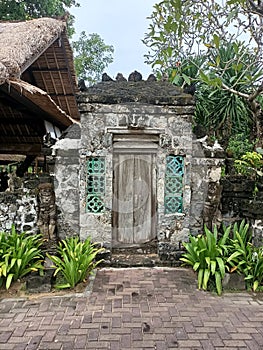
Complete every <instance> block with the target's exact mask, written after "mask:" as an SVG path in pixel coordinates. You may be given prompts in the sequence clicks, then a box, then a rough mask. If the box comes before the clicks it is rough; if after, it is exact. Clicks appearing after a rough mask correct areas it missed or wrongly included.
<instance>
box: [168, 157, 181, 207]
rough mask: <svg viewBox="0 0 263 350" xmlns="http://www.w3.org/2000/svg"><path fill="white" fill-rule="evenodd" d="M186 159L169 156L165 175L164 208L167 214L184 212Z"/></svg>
mask: <svg viewBox="0 0 263 350" xmlns="http://www.w3.org/2000/svg"><path fill="white" fill-rule="evenodd" d="M183 176H184V158H183V157H182V156H172V155H170V156H167V158H166V174H165V193H164V207H165V214H173V213H182V211H183Z"/></svg>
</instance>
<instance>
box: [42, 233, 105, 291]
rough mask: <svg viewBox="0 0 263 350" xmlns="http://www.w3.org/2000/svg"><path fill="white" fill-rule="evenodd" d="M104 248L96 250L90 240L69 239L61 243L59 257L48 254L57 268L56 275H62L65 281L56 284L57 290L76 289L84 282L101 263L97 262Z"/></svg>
mask: <svg viewBox="0 0 263 350" xmlns="http://www.w3.org/2000/svg"><path fill="white" fill-rule="evenodd" d="M101 251H103V248H96V246H95V244H92V243H91V241H90V238H88V239H86V240H85V241H84V242H81V241H80V240H79V238H78V237H69V238H66V239H65V240H62V241H61V242H59V244H58V247H57V256H55V255H49V254H47V256H48V258H49V259H50V260H51V261H52V262H53V263H54V267H55V268H56V270H55V273H54V275H55V276H56V275H57V274H58V273H60V274H61V275H62V277H63V279H64V281H65V283H63V281H61V282H60V283H58V284H56V288H58V289H64V288H74V287H75V285H76V284H78V283H79V282H82V281H84V280H85V278H86V277H87V274H88V273H91V272H92V270H93V269H94V268H95V267H96V266H97V265H98V264H99V263H100V262H101V260H100V261H95V257H96V256H97V254H98V253H100V252H101Z"/></svg>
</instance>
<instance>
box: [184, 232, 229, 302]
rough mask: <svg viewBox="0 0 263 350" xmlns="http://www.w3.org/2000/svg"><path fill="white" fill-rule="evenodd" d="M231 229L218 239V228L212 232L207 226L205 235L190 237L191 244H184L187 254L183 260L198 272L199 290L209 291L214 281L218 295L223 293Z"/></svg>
mask: <svg viewBox="0 0 263 350" xmlns="http://www.w3.org/2000/svg"><path fill="white" fill-rule="evenodd" d="M230 229H231V228H230V227H228V228H226V229H225V230H224V234H223V235H222V236H221V238H218V231H217V227H216V226H214V231H213V232H211V231H210V230H209V229H208V228H207V227H206V226H205V227H204V231H205V232H204V235H198V236H190V238H189V242H187V243H184V247H185V249H186V251H187V253H184V254H183V257H182V258H181V260H182V261H183V262H184V263H185V264H187V265H191V266H192V267H193V269H194V271H196V272H198V288H199V289H201V288H202V289H204V290H206V289H207V284H208V281H209V280H214V281H215V285H216V290H217V293H218V294H219V295H220V294H221V293H222V279H223V278H224V276H225V271H226V264H225V260H226V256H227V244H226V243H227V240H228V238H229V233H230Z"/></svg>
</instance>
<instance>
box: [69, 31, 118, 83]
mask: <svg viewBox="0 0 263 350" xmlns="http://www.w3.org/2000/svg"><path fill="white" fill-rule="evenodd" d="M72 46H73V49H74V55H75V59H74V61H75V68H76V72H77V75H78V78H81V79H84V80H87V81H88V83H89V84H94V83H96V82H97V81H98V80H100V78H101V74H102V73H103V71H104V69H105V68H106V67H107V66H108V65H109V64H110V63H112V62H113V57H112V54H113V52H114V48H113V46H111V45H106V44H105V43H104V41H103V40H102V39H101V37H100V36H99V35H98V34H94V33H93V34H90V35H89V37H87V35H86V33H85V32H81V34H80V38H79V40H78V41H74V42H73V43H72Z"/></svg>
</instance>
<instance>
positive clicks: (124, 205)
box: [112, 135, 158, 247]
mask: <svg viewBox="0 0 263 350" xmlns="http://www.w3.org/2000/svg"><path fill="white" fill-rule="evenodd" d="M156 138H157V139H158V137H157V136H155V138H154V139H153V138H151V137H149V136H148V137H147V136H145V135H119V136H118V137H115V139H114V141H115V142H114V148H113V149H114V154H113V242H112V245H113V247H136V246H140V245H141V244H144V243H146V242H149V241H151V240H153V239H154V238H155V237H156V152H157V147H158V145H157V144H156V143H155V142H154V141H155V139H156Z"/></svg>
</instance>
